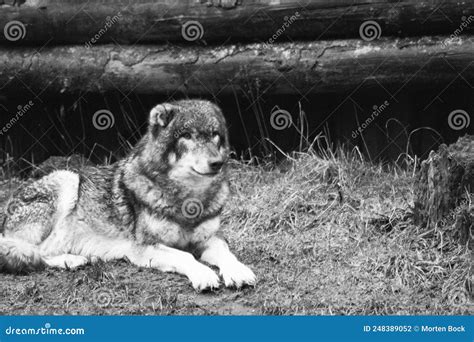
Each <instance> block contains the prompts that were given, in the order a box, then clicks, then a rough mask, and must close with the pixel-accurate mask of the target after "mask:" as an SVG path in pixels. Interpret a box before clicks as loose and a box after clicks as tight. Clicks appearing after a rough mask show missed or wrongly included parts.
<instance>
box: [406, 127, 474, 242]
mask: <svg viewBox="0 0 474 342" xmlns="http://www.w3.org/2000/svg"><path fill="white" fill-rule="evenodd" d="M473 193H474V136H468V135H466V136H464V137H462V138H460V139H459V140H458V141H457V142H456V143H455V144H452V145H450V146H449V147H448V146H446V145H444V144H443V145H441V146H440V147H439V149H438V151H437V152H434V151H431V153H430V156H429V157H428V159H427V160H425V161H423V162H422V164H421V169H420V172H419V177H418V182H417V183H416V187H415V220H416V221H417V223H418V224H421V225H423V226H427V227H436V226H440V225H442V223H443V221H444V222H446V220H447V221H449V218H448V215H450V214H451V215H454V220H453V221H454V226H455V229H456V230H457V234H458V236H459V239H460V240H461V242H462V243H465V242H466V241H467V240H469V239H471V238H472V235H473V233H474V229H473V225H474V207H473V206H472V203H470V201H471V200H472V196H473Z"/></svg>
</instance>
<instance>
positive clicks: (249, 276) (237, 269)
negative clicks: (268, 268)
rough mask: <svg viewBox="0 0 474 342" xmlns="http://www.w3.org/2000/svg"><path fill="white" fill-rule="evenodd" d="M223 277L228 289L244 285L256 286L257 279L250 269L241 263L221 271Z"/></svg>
mask: <svg viewBox="0 0 474 342" xmlns="http://www.w3.org/2000/svg"><path fill="white" fill-rule="evenodd" d="M221 275H222V278H223V279H224V284H225V286H226V287H234V286H235V287H237V288H240V287H242V286H243V285H252V286H253V285H255V283H256V281H257V277H256V276H255V274H254V273H253V272H252V270H251V269H250V268H248V267H247V266H245V265H244V264H242V263H241V262H239V261H236V262H233V263H231V264H229V265H228V266H226V267H223V268H222V269H221Z"/></svg>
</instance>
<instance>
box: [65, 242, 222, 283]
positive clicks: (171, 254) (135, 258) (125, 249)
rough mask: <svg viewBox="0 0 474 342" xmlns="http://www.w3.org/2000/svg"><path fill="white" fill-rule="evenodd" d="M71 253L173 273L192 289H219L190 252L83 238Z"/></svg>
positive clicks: (216, 280)
mask: <svg viewBox="0 0 474 342" xmlns="http://www.w3.org/2000/svg"><path fill="white" fill-rule="evenodd" d="M76 248H78V249H76V250H73V251H72V252H73V253H75V254H80V255H83V256H90V257H97V258H99V259H102V260H104V261H109V260H116V259H121V258H124V257H125V258H127V259H128V260H130V262H131V263H132V264H134V265H137V266H141V267H152V268H156V269H159V270H161V271H163V272H175V273H179V274H183V275H185V276H187V277H188V278H189V280H190V281H191V283H192V285H193V287H194V288H195V289H196V290H204V289H208V288H218V287H219V277H218V275H217V274H216V273H215V272H214V271H213V270H212V269H210V268H209V267H208V266H206V265H203V264H201V263H200V262H198V261H197V260H196V259H195V258H194V256H193V255H192V254H191V253H188V252H184V251H181V250H178V249H175V248H171V247H167V246H165V245H161V244H158V245H154V246H146V245H138V244H136V243H134V242H132V241H130V240H128V239H121V238H119V239H117V238H115V239H114V238H107V237H104V236H97V235H95V236H87V237H86V238H84V239H82V241H77V243H76Z"/></svg>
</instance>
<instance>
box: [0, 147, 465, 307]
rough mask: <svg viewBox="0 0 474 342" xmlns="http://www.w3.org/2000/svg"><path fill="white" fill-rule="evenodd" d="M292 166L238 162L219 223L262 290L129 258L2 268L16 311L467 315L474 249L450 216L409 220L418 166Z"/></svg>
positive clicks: (347, 159) (327, 159)
mask: <svg viewBox="0 0 474 342" xmlns="http://www.w3.org/2000/svg"><path fill="white" fill-rule="evenodd" d="M284 165H285V169H282V168H277V167H273V166H272V165H259V166H255V165H249V164H245V163H242V162H233V163H232V164H231V172H230V174H231V180H232V197H231V199H230V201H229V204H228V206H227V209H226V211H225V213H224V219H223V229H224V232H225V234H226V236H227V238H228V240H229V243H230V245H231V246H232V249H233V250H234V251H235V252H236V254H237V255H238V256H239V257H240V259H242V260H243V261H244V262H245V263H247V264H249V265H250V266H251V267H252V268H253V269H254V270H255V271H256V273H257V275H258V278H259V281H258V284H257V286H256V287H255V288H246V289H243V290H239V291H237V290H229V289H221V290H219V291H216V292H213V293H203V294H198V293H195V292H194V291H193V290H192V288H191V286H190V285H189V283H188V282H187V280H186V279H185V278H184V277H181V276H178V275H173V274H163V273H161V272H158V271H156V270H149V269H139V268H136V267H134V266H132V265H130V264H128V263H126V262H115V263H111V264H103V263H98V264H94V265H89V266H85V267H82V268H80V269H78V270H75V271H60V270H47V271H45V272H42V273H36V274H30V275H26V276H15V275H0V279H1V287H0V311H1V312H3V313H9V314H38V313H41V314H47V313H49V314H53V313H54V314H266V315H280V314H290V315H293V314H472V312H473V311H472V308H473V306H472V304H473V292H472V286H473V275H472V256H473V254H472V251H471V250H469V249H468V246H465V245H460V244H459V243H458V240H457V239H456V234H454V233H453V232H452V229H450V227H452V225H453V222H450V221H449V220H447V221H445V222H444V223H443V226H439V227H431V228H421V227H417V226H415V225H414V224H413V223H412V219H411V205H412V203H413V199H412V196H413V194H412V188H413V182H414V178H413V175H412V174H413V173H412V172H411V171H404V170H402V169H400V168H397V167H395V166H382V165H373V164H371V163H368V162H366V161H364V160H363V159H362V157H360V154H359V153H357V151H354V152H353V153H343V152H342V151H338V153H331V152H320V153H313V152H311V153H301V154H297V155H295V156H293V157H291V158H290V159H288V161H287V162H286V163H284Z"/></svg>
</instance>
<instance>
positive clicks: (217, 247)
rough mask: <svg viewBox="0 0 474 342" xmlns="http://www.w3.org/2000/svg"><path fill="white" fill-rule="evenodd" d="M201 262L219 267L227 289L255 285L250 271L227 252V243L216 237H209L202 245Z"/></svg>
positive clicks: (253, 275)
mask: <svg viewBox="0 0 474 342" xmlns="http://www.w3.org/2000/svg"><path fill="white" fill-rule="evenodd" d="M201 260H202V261H204V262H207V263H208V264H211V265H214V266H217V267H219V270H220V274H221V275H222V278H223V279H224V284H225V286H227V287H230V286H235V287H241V286H242V285H255V282H256V277H255V274H254V273H253V272H252V270H251V269H250V268H248V267H247V266H245V265H244V264H242V263H241V262H240V261H239V260H238V259H237V258H236V257H235V255H234V254H232V252H231V251H230V250H229V246H228V245H227V243H226V242H225V241H224V240H222V239H220V238H219V237H217V236H213V237H211V238H210V239H209V240H208V241H207V242H206V243H205V244H204V246H203V252H202V255H201Z"/></svg>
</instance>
